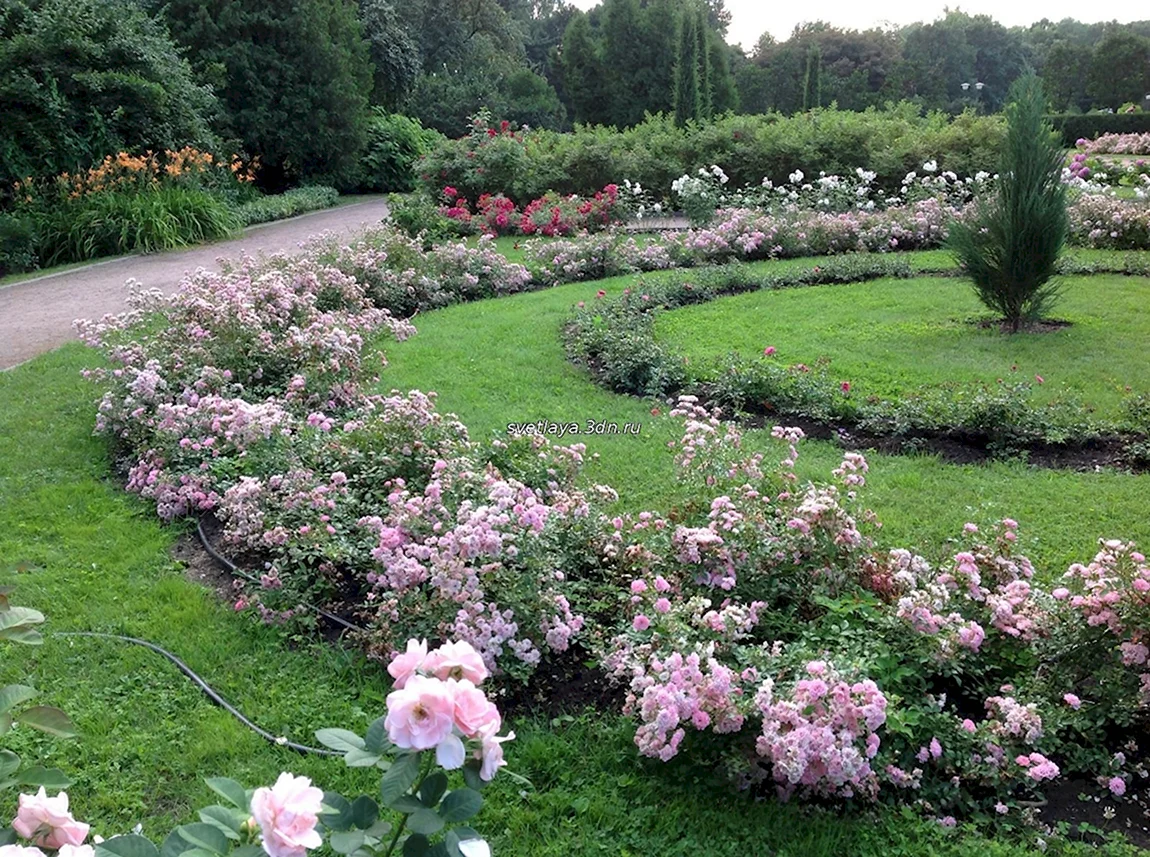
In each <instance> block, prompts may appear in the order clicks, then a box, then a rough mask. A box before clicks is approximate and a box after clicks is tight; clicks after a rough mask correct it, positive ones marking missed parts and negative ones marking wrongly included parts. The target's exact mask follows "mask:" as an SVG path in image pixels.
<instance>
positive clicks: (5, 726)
mask: <svg viewBox="0 0 1150 857" xmlns="http://www.w3.org/2000/svg"><path fill="white" fill-rule="evenodd" d="M11 728H12V715H11V714H8V713H7V712H5V713H4V714H0V735H4V734H6V733H7V732H8V730H9V729H11Z"/></svg>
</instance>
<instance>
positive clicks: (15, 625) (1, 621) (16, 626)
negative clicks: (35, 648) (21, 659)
mask: <svg viewBox="0 0 1150 857" xmlns="http://www.w3.org/2000/svg"><path fill="white" fill-rule="evenodd" d="M43 621H44V614H43V613H41V612H40V611H38V610H32V609H30V608H28V607H9V608H8V609H7V610H3V611H0V639H4V640H12V641H13V642H16V643H29V644H31V645H38V644H40V643H42V642H44V638H43V637H41V636H40V632H39V631H37V630H36V629H35V628H33V627H32V626H33V625H39V624H42V623H43Z"/></svg>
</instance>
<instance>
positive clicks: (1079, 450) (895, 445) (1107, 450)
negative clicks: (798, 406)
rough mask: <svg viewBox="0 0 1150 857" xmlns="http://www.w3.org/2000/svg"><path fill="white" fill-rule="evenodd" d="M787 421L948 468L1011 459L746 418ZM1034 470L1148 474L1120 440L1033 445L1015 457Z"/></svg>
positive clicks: (976, 448)
mask: <svg viewBox="0 0 1150 857" xmlns="http://www.w3.org/2000/svg"><path fill="white" fill-rule="evenodd" d="M783 422H785V423H786V424H787V425H789V426H798V427H799V428H801V429H802V430H803V433H804V434H806V436H807V437H813V438H817V439H819V440H833V441H836V442H837V443H838V444H839V445H840V446H842V447H843V448H844V449H852V450H857V449H868V450H874V451H876V452H882V453H887V454H894V455H906V454H913V453H927V454H930V455H937V456H938V457H939V458H941V459H942V460H943V461H946V462H948V463H950V464H981V463H983V462H987V461H994V460H1001V459H1003V458H1004V457H1007V455H1006V453H1005V452H1004V451H1003V450H1000V449H995V448H994V447H992V446H991V445H990V444H989V443H988V442H987V439H986V438H985V437H976V436H971V435H966V434H963V433H960V432H950V433H941V432H939V433H926V432H923V433H920V434H915V435H905V436H900V437H894V436H891V435H877V434H870V433H868V432H865V431H861V430H859V429H857V428H854V427H848V426H842V425H835V424H833V423H824V422H817V421H814V420H810V419H807V418H804V417H791V416H785V415H778V414H776V415H763V414H752V415H749V416H747V417H745V418H744V419H743V423H744V424H745V425H748V426H751V427H752V428H764V427H768V426H773V425H779V424H780V423H783ZM1014 454H1015V455H1017V456H1018V457H1020V458H1022V459H1024V460H1025V461H1026V462H1027V463H1029V464H1031V465H1033V466H1035V467H1046V468H1051V469H1057V470H1077V471H1087V472H1094V471H1098V470H1102V469H1104V468H1116V469H1124V470H1129V471H1131V472H1134V473H1142V472H1145V471H1146V470H1147V469H1148V468H1147V465H1146V464H1145V462H1141V461H1131V460H1130V459H1129V456H1128V454H1127V451H1126V443H1125V441H1124V440H1123V439H1122V438H1120V437H1104V438H1099V439H1097V440H1092V441H1087V442H1084V443H1078V444H1053V443H1035V444H1031V445H1030V446H1028V447H1027V448H1026V449H1021V450H1018V451H1017V452H1015V453H1014Z"/></svg>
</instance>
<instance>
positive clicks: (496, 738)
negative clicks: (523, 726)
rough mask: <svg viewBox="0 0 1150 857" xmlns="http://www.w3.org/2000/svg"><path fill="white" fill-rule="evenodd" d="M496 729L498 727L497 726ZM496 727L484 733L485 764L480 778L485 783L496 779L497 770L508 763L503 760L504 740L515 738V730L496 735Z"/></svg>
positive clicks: (481, 769) (480, 770) (483, 757)
mask: <svg viewBox="0 0 1150 857" xmlns="http://www.w3.org/2000/svg"><path fill="white" fill-rule="evenodd" d="M496 729H498V727H496ZM496 729H492V730H491V731H490V732H487V733H485V734H484V735H483V747H482V749H481V753H482V756H481V758H482V760H483V765H482V766H481V767H480V769H479V779H481V780H483V781H484V782H485V783H489V782H491V781H492V780H493V779H495V772H496V771H498V770H499V769H500V768H502V767H503V766H504V765H506V764H507V763H506V762H505V761H503V742H504V741H512V740H514V739H515V733H514V732H508V733H507V734H506V735H496V734H495V732H496Z"/></svg>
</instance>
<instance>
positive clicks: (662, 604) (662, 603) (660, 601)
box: [655, 598, 671, 613]
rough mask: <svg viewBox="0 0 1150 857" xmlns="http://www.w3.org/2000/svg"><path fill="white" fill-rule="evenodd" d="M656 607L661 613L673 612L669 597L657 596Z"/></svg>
mask: <svg viewBox="0 0 1150 857" xmlns="http://www.w3.org/2000/svg"><path fill="white" fill-rule="evenodd" d="M655 609H656V610H658V611H659V612H660V613H670V612H671V602H670V600H669V599H667V598H657V599H656V600H655Z"/></svg>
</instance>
